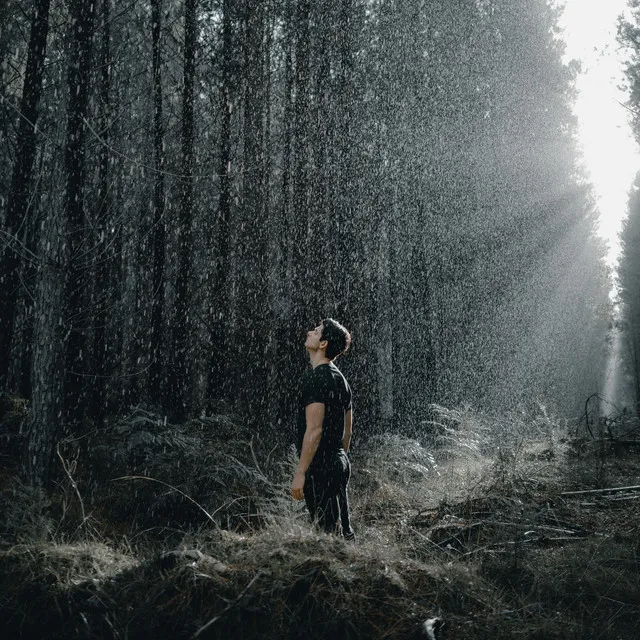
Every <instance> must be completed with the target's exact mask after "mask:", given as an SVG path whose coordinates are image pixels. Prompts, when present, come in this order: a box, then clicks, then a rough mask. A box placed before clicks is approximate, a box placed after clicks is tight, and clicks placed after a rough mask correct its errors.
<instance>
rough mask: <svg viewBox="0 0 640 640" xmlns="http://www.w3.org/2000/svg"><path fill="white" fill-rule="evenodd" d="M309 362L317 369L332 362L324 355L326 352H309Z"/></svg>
mask: <svg viewBox="0 0 640 640" xmlns="http://www.w3.org/2000/svg"><path fill="white" fill-rule="evenodd" d="M309 362H310V363H311V368H312V369H315V368H316V367H317V366H319V365H321V364H329V363H330V362H331V360H329V358H327V356H325V355H324V351H309Z"/></svg>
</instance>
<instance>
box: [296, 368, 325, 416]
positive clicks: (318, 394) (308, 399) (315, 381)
mask: <svg viewBox="0 0 640 640" xmlns="http://www.w3.org/2000/svg"><path fill="white" fill-rule="evenodd" d="M325 387H326V385H325V384H323V379H322V377H321V376H319V375H318V374H317V373H316V372H315V371H313V372H311V373H310V374H309V375H307V376H305V379H304V380H303V381H302V406H303V407H306V406H307V405H308V404H312V403H314V402H322V403H324V402H325V400H326V389H325Z"/></svg>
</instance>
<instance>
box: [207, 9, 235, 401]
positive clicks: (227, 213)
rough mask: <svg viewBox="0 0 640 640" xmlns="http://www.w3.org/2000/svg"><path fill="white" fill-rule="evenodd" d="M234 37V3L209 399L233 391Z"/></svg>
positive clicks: (227, 52)
mask: <svg viewBox="0 0 640 640" xmlns="http://www.w3.org/2000/svg"><path fill="white" fill-rule="evenodd" d="M232 36H233V33H232V22H231V0H223V3H222V52H221V63H220V65H221V87H220V119H221V121H220V162H219V165H218V175H219V179H220V192H219V194H218V214H217V220H216V221H217V226H218V261H217V264H216V295H215V304H216V309H215V310H214V318H213V324H212V335H211V344H212V353H211V359H210V361H209V385H208V389H207V396H208V397H209V398H214V397H217V398H224V397H225V396H226V395H227V394H228V393H229V391H230V386H231V385H230V384H229V382H230V380H231V367H230V357H229V356H230V346H231V319H230V304H231V300H230V295H229V287H230V277H229V276H230V271H231V264H230V259H229V258H230V256H229V245H230V242H231V238H230V219H231V116H232V113H233V96H232V90H233V70H232V65H233V37H232Z"/></svg>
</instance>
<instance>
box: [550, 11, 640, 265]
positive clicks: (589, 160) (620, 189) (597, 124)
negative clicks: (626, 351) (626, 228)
mask: <svg viewBox="0 0 640 640" xmlns="http://www.w3.org/2000/svg"><path fill="white" fill-rule="evenodd" d="M625 8H626V0H566V2H565V10H564V14H563V17H562V21H561V25H562V27H563V29H564V39H565V42H566V45H567V49H566V59H567V61H569V60H572V59H575V60H579V61H580V62H581V65H582V73H580V75H579V77H578V78H577V82H576V88H577V90H578V98H577V102H576V105H575V113H576V116H577V117H578V121H579V126H580V143H581V146H582V151H583V155H584V162H585V165H586V167H587V169H588V171H589V173H590V175H591V180H592V182H593V185H594V188H595V192H596V195H597V197H598V208H599V211H600V225H599V228H600V233H601V235H602V237H603V238H605V239H606V241H607V242H608V244H609V253H608V262H609V264H610V265H612V266H614V265H615V263H616V262H617V259H618V254H619V243H618V237H617V236H618V233H619V231H620V225H621V223H622V220H623V219H624V216H625V214H626V206H627V196H628V192H629V188H630V186H631V184H632V182H633V178H634V175H635V173H636V172H637V171H638V169H639V168H640V157H639V155H638V149H637V145H636V143H635V140H634V138H633V134H632V133H631V128H630V126H629V124H628V115H629V113H628V111H627V109H626V108H625V107H624V106H623V104H624V103H625V102H626V99H627V97H626V94H625V92H624V91H623V90H622V89H620V85H621V83H622V80H623V54H622V52H621V51H620V47H619V45H618V43H617V42H616V27H617V18H618V16H619V15H620V14H621V13H623V12H624V10H625ZM621 103H623V104H621Z"/></svg>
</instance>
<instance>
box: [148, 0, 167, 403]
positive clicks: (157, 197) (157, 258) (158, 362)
mask: <svg viewBox="0 0 640 640" xmlns="http://www.w3.org/2000/svg"><path fill="white" fill-rule="evenodd" d="M161 34H162V0H153V1H152V3H151V38H152V43H151V46H152V57H153V62H152V75H153V160H154V169H155V175H154V187H153V285H152V286H153V292H152V295H153V300H152V310H151V354H152V355H151V371H150V375H149V396H150V397H151V399H152V400H153V401H154V402H156V403H157V404H159V405H162V404H163V397H162V389H163V388H164V385H163V382H162V380H163V362H164V355H165V354H164V349H163V348H162V345H163V344H164V341H163V333H164V332H163V318H164V291H165V285H164V282H165V280H164V272H165V243H166V233H165V222H164V210H165V185H164V182H165V181H164V172H165V153H164V122H163V104H162V102H163V101H162V68H161V65H162V60H161V56H160V53H161V46H160V45H161V42H160V38H161Z"/></svg>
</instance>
